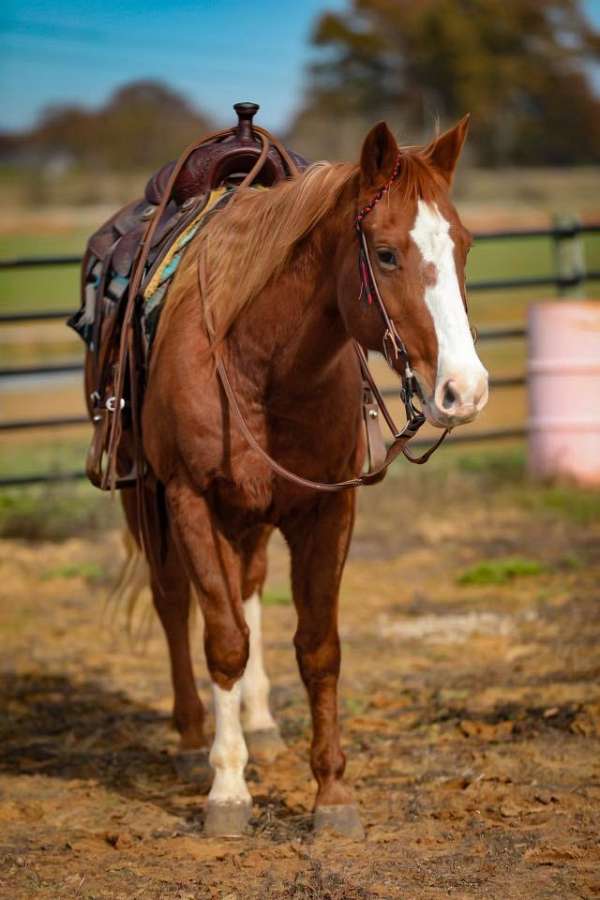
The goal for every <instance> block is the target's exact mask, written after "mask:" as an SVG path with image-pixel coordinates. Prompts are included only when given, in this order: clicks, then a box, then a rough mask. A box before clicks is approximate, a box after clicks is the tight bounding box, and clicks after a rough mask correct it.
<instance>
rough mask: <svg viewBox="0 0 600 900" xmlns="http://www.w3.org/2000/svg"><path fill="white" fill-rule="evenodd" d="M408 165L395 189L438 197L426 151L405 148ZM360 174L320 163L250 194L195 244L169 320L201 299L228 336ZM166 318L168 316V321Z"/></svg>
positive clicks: (214, 327)
mask: <svg viewBox="0 0 600 900" xmlns="http://www.w3.org/2000/svg"><path fill="white" fill-rule="evenodd" d="M400 152H401V153H402V156H403V159H404V162H403V165H402V167H401V173H400V177H399V178H398V179H397V180H396V181H395V182H394V185H393V186H392V187H393V190H394V193H395V192H396V191H400V192H401V194H402V196H403V198H407V199H408V198H410V197H414V196H424V197H425V198H426V199H429V198H431V197H433V196H435V194H437V193H438V192H439V190H438V189H439V184H438V182H439V179H438V178H437V177H436V173H435V172H434V171H433V169H432V166H431V165H430V164H429V161H428V159H427V155H426V153H423V149H422V148H413V147H405V148H401V149H400ZM358 171H359V167H358V166H356V165H352V164H349V163H334V164H331V163H315V164H314V165H312V166H310V167H309V168H308V169H307V170H306V171H305V172H304V173H303V174H302V175H300V176H298V177H296V178H292V179H289V180H287V181H284V182H281V183H280V184H278V185H276V186H275V187H273V188H270V189H269V190H253V189H249V188H247V189H244V190H242V191H240V193H239V195H238V196H236V197H235V198H234V199H233V200H232V201H231V202H230V204H229V205H228V206H226V207H225V208H224V209H223V210H221V211H219V212H218V213H216V214H215V215H214V216H212V218H211V219H210V221H209V222H207V224H206V226H205V227H204V228H202V229H201V230H200V232H199V234H198V235H197V236H196V237H195V238H194V239H193V240H192V243H191V244H190V247H189V249H188V252H187V253H186V255H185V257H184V261H183V264H182V266H181V269H180V271H179V272H178V274H177V278H176V279H175V282H174V284H173V287H172V289H171V297H170V298H169V302H168V303H167V305H166V309H165V313H167V316H168V313H169V310H170V311H174V310H175V309H176V307H177V306H178V304H179V301H181V300H182V299H183V297H184V296H187V295H188V294H190V293H195V294H196V295H198V294H200V298H199V299H200V300H201V302H202V305H203V308H204V312H205V319H206V325H207V327H208V330H209V333H210V335H211V338H212V339H213V340H214V341H219V340H221V339H222V338H224V337H225V335H226V334H227V332H228V330H229V328H230V327H231V325H232V324H233V322H234V321H235V320H236V318H237V317H238V315H239V314H240V312H241V311H242V310H243V309H244V308H245V307H246V306H247V305H248V304H249V303H251V302H252V300H253V299H254V298H255V297H256V296H257V295H258V294H259V293H260V291H261V290H262V289H263V288H264V287H265V286H266V285H267V283H268V282H269V281H270V280H271V279H272V278H273V277H275V276H276V275H277V274H279V273H280V272H281V271H282V270H283V269H284V268H285V266H286V264H287V263H288V262H289V261H290V259H291V257H292V255H293V252H294V250H295V249H296V247H297V246H298V244H299V243H300V242H301V241H302V240H303V238H306V237H307V236H308V235H309V234H310V232H311V231H312V230H313V229H314V228H315V226H317V225H318V224H319V222H321V221H322V219H323V218H324V217H325V216H326V215H327V214H328V213H329V212H331V211H332V210H333V209H334V208H335V206H336V204H337V203H338V201H339V199H340V197H341V194H342V192H343V190H344V188H345V187H346V186H347V185H348V184H349V182H350V181H351V180H352V179H353V177H354V176H356V175H358ZM165 318H166V317H165Z"/></svg>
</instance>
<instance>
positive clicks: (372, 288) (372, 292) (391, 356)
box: [354, 154, 424, 427]
mask: <svg viewBox="0 0 600 900" xmlns="http://www.w3.org/2000/svg"><path fill="white" fill-rule="evenodd" d="M400 166H401V156H400V154H398V156H397V158H396V163H395V165H394V169H393V171H392V174H391V175H390V177H389V178H388V180H387V181H386V182H385V184H383V185H382V186H381V187H380V188H379V190H378V191H377V193H376V194H375V196H374V197H373V199H372V200H370V201H369V203H367V204H366V205H365V206H363V207H362V209H360V210H359V212H358V213H357V216H356V219H355V220H354V227H355V229H356V234H357V237H358V276H359V280H360V293H359V295H358V299H359V301H362V300H365V301H366V302H367V303H368V305H369V306H372V305H373V303H375V305H376V306H377V307H378V309H379V312H380V314H381V317H382V319H383V324H384V326H385V330H384V333H383V339H382V351H383V355H384V356H385V358H386V360H387V363H388V365H389V366H390V368H392V369H394V371H396V372H398V373H399V375H400V378H401V379H402V401H403V403H404V409H405V411H406V418H407V419H408V422H409V423H411V424H414V425H416V424H417V421H418V420H419V419H420V420H422V421H420V422H419V425H418V427H420V426H421V425H422V424H423V421H424V417H423V414H422V413H421V412H420V411H419V410H418V409H417V408H416V407H415V405H414V403H413V397H414V396H415V395H416V396H418V386H417V383H416V379H415V376H414V373H413V371H412V369H411V366H410V359H409V356H408V351H407V349H406V346H405V344H404V341H403V340H402V338H401V337H400V335H399V334H398V330H397V328H396V326H395V325H394V322H393V321H392V319H391V317H390V315H389V313H388V311H387V309H386V307H385V303H384V302H383V298H382V296H381V293H380V291H379V287H378V285H377V281H376V278H375V273H374V271H373V264H372V262H371V257H370V254H369V245H368V243H367V237H366V235H365V232H364V230H363V222H364V220H365V218H366V217H367V216H368V215H369V213H370V212H372V211H373V210H374V209H375V207H376V206H377V204H378V203H379V201H380V200H381V198H382V197H384V196H385V194H387V192H388V191H389V189H390V187H391V186H392V184H393V183H394V181H395V180H396V178H397V177H398V175H399V173H400Z"/></svg>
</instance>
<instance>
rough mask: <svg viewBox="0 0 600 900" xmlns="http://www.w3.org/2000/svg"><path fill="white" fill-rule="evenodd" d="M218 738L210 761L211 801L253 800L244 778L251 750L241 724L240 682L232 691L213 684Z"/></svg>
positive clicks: (209, 796) (237, 801) (244, 801)
mask: <svg viewBox="0 0 600 900" xmlns="http://www.w3.org/2000/svg"><path fill="white" fill-rule="evenodd" d="M213 697H214V702H215V739H214V741H213V745H212V747H211V751H210V755H209V757H208V759H209V762H210V764H211V766H212V768H213V769H214V772H215V777H214V781H213V783H212V787H211V789H210V793H209V795H208V799H209V801H210V802H211V803H250V802H252V798H251V797H250V794H249V792H248V788H247V787H246V782H245V780H244V768H245V766H246V763H247V762H248V750H247V748H246V742H245V740H244V734H243V732H242V726H241V724H240V697H241V688H240V682H239V681H238V682H236V684H234V686H233V687H232V689H231V690H230V691H225V690H223V688H220V687H219V686H218V685H217V684H213Z"/></svg>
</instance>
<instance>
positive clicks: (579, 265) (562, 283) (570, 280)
mask: <svg viewBox="0 0 600 900" xmlns="http://www.w3.org/2000/svg"><path fill="white" fill-rule="evenodd" d="M553 236H554V261H555V266H556V275H557V287H558V294H559V296H560V297H566V296H569V297H583V295H584V287H585V274H586V272H585V250H584V246H583V240H582V237H581V222H580V221H579V219H578V218H577V217H576V216H556V217H555V219H554V235H553Z"/></svg>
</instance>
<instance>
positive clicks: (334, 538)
mask: <svg viewBox="0 0 600 900" xmlns="http://www.w3.org/2000/svg"><path fill="white" fill-rule="evenodd" d="M354 505H355V501H354V495H353V493H342V494H336V495H333V496H331V497H326V498H322V499H320V500H319V502H318V506H315V507H313V508H312V510H311V511H310V512H309V513H308V514H307V515H305V516H303V517H302V518H301V519H294V520H293V521H290V522H289V523H286V525H285V527H284V529H283V530H284V533H285V536H286V538H287V540H288V542H289V544H290V550H291V554H292V586H293V593H294V603H295V605H296V610H297V613H298V628H297V630H296V634H295V637H294V644H295V646H296V656H297V659H298V666H299V668H300V674H301V676H302V680H303V682H304V684H305V686H306V690H307V693H308V698H309V702H310V709H311V716H312V726H313V739H312V746H311V757H310V759H311V768H312V771H313V774H314V776H315V778H316V781H317V785H318V789H317V797H316V801H315V828H316V829H320V828H323V827H331V828H333V829H334V830H335V831H338V832H341V833H343V834H346V835H349V836H354V837H360V836H362V834H363V831H362V826H361V824H360V819H359V816H358V812H357V809H356V807H355V806H354V804H353V801H352V793H351V791H350V789H349V788H348V787H347V786H346V785H345V784H344V782H343V780H342V777H343V774H344V769H345V765H346V759H345V756H344V754H343V752H342V749H341V747H340V733H339V725H338V709H337V705H338V700H337V686H338V677H339V672H340V640H339V635H338V622H337V618H338V594H339V586H340V580H341V576H342V571H343V567H344V563H345V561H346V555H347V552H348V545H349V542H350V537H351V534H352V527H353V524H354Z"/></svg>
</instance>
